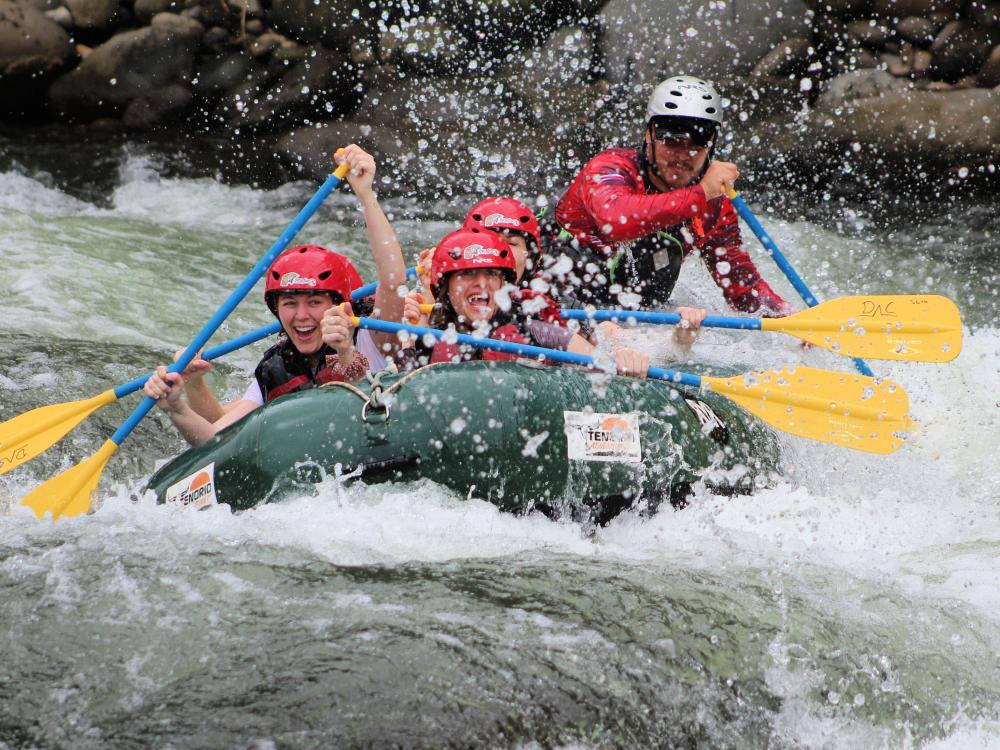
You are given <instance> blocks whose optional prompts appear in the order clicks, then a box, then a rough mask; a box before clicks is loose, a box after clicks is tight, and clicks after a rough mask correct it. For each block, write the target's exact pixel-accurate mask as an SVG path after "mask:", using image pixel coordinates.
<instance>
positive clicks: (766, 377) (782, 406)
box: [701, 367, 910, 453]
mask: <svg viewBox="0 0 1000 750" xmlns="http://www.w3.org/2000/svg"><path fill="white" fill-rule="evenodd" d="M701 382H702V384H703V386H705V387H707V388H710V389H711V390H713V391H715V392H717V393H722V394H725V395H726V396H728V397H729V398H731V399H732V400H733V401H735V402H736V403H737V404H739V405H740V406H742V407H743V408H744V409H746V410H747V411H749V412H750V413H751V414H754V415H756V416H757V417H759V418H760V419H762V420H763V421H765V422H767V423H768V424H769V425H771V426H773V427H776V428H777V429H779V430H784V431H785V432H788V433H790V434H792V435H798V436H799V437H805V438H811V439H813V440H819V441H820V442H823V443H834V444H836V445H840V446H843V447H845V448H853V449H854V450H859V451H868V452H869V453H892V452H893V451H895V450H896V449H897V448H899V447H900V446H901V445H902V444H903V440H904V439H905V433H906V431H907V429H908V427H909V424H910V420H909V418H908V417H907V416H906V412H907V411H908V410H909V407H910V401H909V398H907V395H906V392H905V391H904V390H903V388H902V386H900V385H897V384H896V383H893V382H892V381H889V380H876V379H875V378H870V377H868V376H866V375H858V374H856V373H850V372H834V371H832V370H817V369H815V368H812V367H787V368H784V369H782V370H767V371H765V372H751V373H747V374H745V375H734V376H732V377H729V378H706V377H703V378H702V379H701Z"/></svg>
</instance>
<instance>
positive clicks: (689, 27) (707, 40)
mask: <svg viewBox="0 0 1000 750" xmlns="http://www.w3.org/2000/svg"><path fill="white" fill-rule="evenodd" d="M806 11H807V8H806V4H805V3H804V2H802V0H762V1H761V2H758V3H733V2H728V3H720V2H715V0H680V1H679V2H677V3H670V4H668V3H664V2H662V1H661V0H611V2H609V3H608V4H607V5H606V6H605V7H604V9H603V10H602V11H601V13H600V16H599V18H598V21H599V24H600V26H601V28H603V29H604V41H603V46H604V54H605V57H606V67H607V77H608V80H609V81H610V83H611V84H612V87H613V88H614V89H616V90H617V91H619V92H621V94H622V95H623V96H627V97H628V98H629V99H630V100H632V101H633V103H634V104H635V105H636V106H637V107H638V106H639V105H640V103H641V102H643V101H644V99H645V97H646V96H648V95H649V92H650V91H651V90H652V88H653V86H655V85H656V84H657V83H658V82H659V81H661V80H662V79H664V78H666V77H667V76H669V75H676V74H687V75H695V76H701V77H704V78H710V79H718V78H721V77H723V76H726V75H729V74H736V75H745V74H747V73H749V72H750V71H751V69H752V68H753V67H754V65H756V64H757V62H758V61H759V60H760V59H761V58H762V57H763V56H764V55H765V54H766V53H767V52H769V51H770V50H771V49H772V48H773V47H774V46H775V45H777V44H778V43H779V42H781V41H782V40H784V39H788V38H790V37H796V36H808V35H809V28H808V25H807V20H806V19H807V13H806ZM637 116H638V110H637Z"/></svg>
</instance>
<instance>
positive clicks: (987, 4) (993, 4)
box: [965, 0, 1000, 26]
mask: <svg viewBox="0 0 1000 750" xmlns="http://www.w3.org/2000/svg"><path fill="white" fill-rule="evenodd" d="M965 15H966V17H967V18H968V19H969V20H970V21H972V22H973V23H978V24H981V25H983V26H1000V2H997V0H988V1H987V0H976V2H973V3H969V7H968V8H967V9H966V11H965Z"/></svg>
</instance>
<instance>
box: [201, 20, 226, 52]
mask: <svg viewBox="0 0 1000 750" xmlns="http://www.w3.org/2000/svg"><path fill="white" fill-rule="evenodd" d="M229 39H230V36H229V32H228V31H227V30H226V29H224V28H222V27H221V26H213V27H212V28H210V29H209V30H208V31H206V32H205V36H203V37H202V39H201V43H202V45H203V46H205V47H208V48H209V49H211V50H214V51H217V52H221V51H223V48H224V47H225V46H226V45H227V44H229Z"/></svg>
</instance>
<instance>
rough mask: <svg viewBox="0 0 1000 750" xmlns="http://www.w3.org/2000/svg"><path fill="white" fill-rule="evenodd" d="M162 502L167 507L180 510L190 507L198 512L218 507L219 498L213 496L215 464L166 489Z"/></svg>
mask: <svg viewBox="0 0 1000 750" xmlns="http://www.w3.org/2000/svg"><path fill="white" fill-rule="evenodd" d="M163 501H164V502H165V503H166V504H167V505H177V506H178V507H180V508H187V507H189V506H192V507H194V508H197V509H198V510H201V509H202V508H207V507H209V506H210V505H218V504H219V498H218V497H216V495H215V462H214V461H213V462H212V463H210V464H209V465H208V466H205V467H203V468H201V469H198V470H197V471H196V472H195V473H194V474H189V475H188V476H186V477H184V478H183V479H182V480H180V481H179V482H175V483H174V484H172V485H170V486H169V487H167V491H166V492H165V493H164V495H163Z"/></svg>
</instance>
